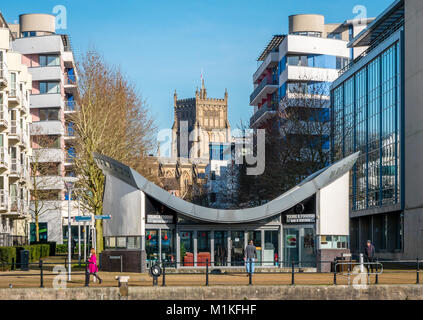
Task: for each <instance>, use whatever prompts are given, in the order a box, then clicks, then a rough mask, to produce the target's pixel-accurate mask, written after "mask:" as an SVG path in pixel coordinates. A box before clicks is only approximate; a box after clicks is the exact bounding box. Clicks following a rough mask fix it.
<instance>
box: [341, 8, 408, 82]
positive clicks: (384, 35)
mask: <svg viewBox="0 0 423 320" xmlns="http://www.w3.org/2000/svg"><path fill="white" fill-rule="evenodd" d="M403 26H404V17H403V16H402V17H400V18H399V19H398V20H397V21H395V22H394V23H391V24H390V26H389V27H388V28H387V29H388V30H387V32H382V33H381V34H380V35H379V36H378V37H377V38H376V39H374V40H373V41H372V44H371V45H370V46H369V47H368V48H367V49H366V50H365V51H364V52H363V53H362V54H360V55H359V56H358V57H357V58H355V59H354V60H352V61H351V62H350V63H349V64H347V65H346V66H345V67H344V68H342V69H341V70H339V71H338V76H339V77H340V76H341V75H343V74H344V73H345V72H347V71H348V70H350V69H351V68H352V67H353V66H354V65H355V64H357V63H358V62H359V61H360V60H361V59H363V58H364V57H366V56H367V55H368V54H369V53H370V52H372V51H373V50H374V49H375V48H376V47H377V46H379V45H380V44H381V43H382V42H383V41H385V40H386V39H388V38H389V37H390V36H391V35H392V34H393V33H395V32H396V31H398V30H399V29H400V28H402V27H403Z"/></svg>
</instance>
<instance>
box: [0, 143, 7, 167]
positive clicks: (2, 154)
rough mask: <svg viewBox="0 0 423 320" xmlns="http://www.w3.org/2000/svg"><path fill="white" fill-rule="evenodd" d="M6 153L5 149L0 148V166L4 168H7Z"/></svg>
mask: <svg viewBox="0 0 423 320" xmlns="http://www.w3.org/2000/svg"><path fill="white" fill-rule="evenodd" d="M7 156H8V153H7V148H4V147H3V148H0V165H3V166H6V167H7V158H8V157H7Z"/></svg>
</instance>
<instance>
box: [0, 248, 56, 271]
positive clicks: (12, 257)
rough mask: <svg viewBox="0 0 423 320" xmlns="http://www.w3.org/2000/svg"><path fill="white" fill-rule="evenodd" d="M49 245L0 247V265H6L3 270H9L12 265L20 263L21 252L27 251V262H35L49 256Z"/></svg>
mask: <svg viewBox="0 0 423 320" xmlns="http://www.w3.org/2000/svg"><path fill="white" fill-rule="evenodd" d="M50 246H51V245H50V244H31V245H27V246H19V247H0V265H1V264H2V263H6V264H8V266H5V268H4V269H11V267H12V265H13V264H19V263H20V262H21V251H22V250H28V251H29V262H37V261H39V260H40V259H41V258H44V257H48V256H49V255H50Z"/></svg>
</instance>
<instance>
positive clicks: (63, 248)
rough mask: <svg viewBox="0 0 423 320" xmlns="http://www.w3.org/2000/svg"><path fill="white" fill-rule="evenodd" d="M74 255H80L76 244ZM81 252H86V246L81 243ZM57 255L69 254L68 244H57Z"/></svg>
mask: <svg viewBox="0 0 423 320" xmlns="http://www.w3.org/2000/svg"><path fill="white" fill-rule="evenodd" d="M73 252H74V254H78V244H76V246H75V249H74V251H73ZM81 252H82V253H83V252H84V244H83V243H81ZM56 253H58V254H61V253H68V244H67V243H64V244H56Z"/></svg>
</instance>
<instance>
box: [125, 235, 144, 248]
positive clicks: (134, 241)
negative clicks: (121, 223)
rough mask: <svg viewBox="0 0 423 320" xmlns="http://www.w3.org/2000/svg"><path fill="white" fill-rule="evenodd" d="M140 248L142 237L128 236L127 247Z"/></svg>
mask: <svg viewBox="0 0 423 320" xmlns="http://www.w3.org/2000/svg"><path fill="white" fill-rule="evenodd" d="M140 248H141V242H140V237H128V238H127V249H140Z"/></svg>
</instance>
